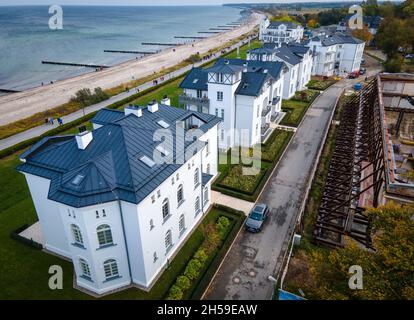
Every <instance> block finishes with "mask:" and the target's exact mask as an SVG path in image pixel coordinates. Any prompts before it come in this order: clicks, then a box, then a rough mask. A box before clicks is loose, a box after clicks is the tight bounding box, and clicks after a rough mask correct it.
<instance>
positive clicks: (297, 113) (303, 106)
mask: <svg viewBox="0 0 414 320" xmlns="http://www.w3.org/2000/svg"><path fill="white" fill-rule="evenodd" d="M308 107H309V103H308V102H303V101H296V100H283V102H282V110H283V112H286V115H285V117H284V118H283V120H282V121H281V122H280V124H281V125H284V126H291V127H297V126H298V125H299V124H300V122H301V121H302V118H303V116H304V115H305V113H306V110H308Z"/></svg>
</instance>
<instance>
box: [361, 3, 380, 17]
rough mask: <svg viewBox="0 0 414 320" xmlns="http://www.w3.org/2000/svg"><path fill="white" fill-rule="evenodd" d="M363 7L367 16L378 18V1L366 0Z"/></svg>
mask: <svg viewBox="0 0 414 320" xmlns="http://www.w3.org/2000/svg"><path fill="white" fill-rule="evenodd" d="M362 7H363V9H364V14H365V15H366V16H376V15H378V13H379V10H378V2H377V0H366V1H365V3H363V4H362Z"/></svg>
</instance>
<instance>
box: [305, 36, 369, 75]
mask: <svg viewBox="0 0 414 320" xmlns="http://www.w3.org/2000/svg"><path fill="white" fill-rule="evenodd" d="M308 46H309V47H310V48H311V50H312V51H313V53H314V56H313V68H312V74H313V75H321V76H332V75H334V74H336V73H338V74H340V73H344V72H345V73H351V72H356V71H358V70H359V69H360V67H361V61H362V58H363V54H364V48H365V42H363V41H359V40H357V39H355V38H352V37H350V36H341V35H334V36H332V37H329V36H325V37H323V36H320V37H316V38H313V39H311V40H310V42H309V43H308Z"/></svg>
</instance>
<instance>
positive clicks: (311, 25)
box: [308, 19, 318, 28]
mask: <svg viewBox="0 0 414 320" xmlns="http://www.w3.org/2000/svg"><path fill="white" fill-rule="evenodd" d="M317 26H318V22H317V21H316V20H315V19H310V20H309V21H308V27H309V28H316V27H317Z"/></svg>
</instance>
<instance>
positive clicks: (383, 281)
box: [310, 202, 414, 300]
mask: <svg viewBox="0 0 414 320" xmlns="http://www.w3.org/2000/svg"><path fill="white" fill-rule="evenodd" d="M366 213H367V215H368V216H369V218H370V219H371V221H372V235H373V237H372V238H373V245H374V248H375V251H372V250H367V249H365V248H363V247H362V246H361V245H359V244H357V243H356V242H355V241H352V240H350V239H348V240H347V241H346V246H345V247H344V248H341V249H336V250H332V251H330V252H329V253H327V254H323V253H321V252H320V251H315V252H313V254H312V256H311V260H312V264H311V265H312V267H311V268H310V272H311V275H312V278H313V283H314V288H313V294H314V295H315V296H316V297H318V298H322V299H324V298H325V299H373V300H379V299H380V300H381V299H414V277H413V274H414V264H413V261H414V220H413V219H412V218H413V215H414V208H413V207H409V206H405V207H402V206H400V205H397V204H394V203H391V202H390V203H388V204H387V205H385V206H383V207H380V208H376V209H369V210H368V211H367V212H366ZM354 265H358V266H361V267H362V270H363V289H362V290H351V289H349V287H348V280H349V278H350V273H349V268H350V267H351V266H354Z"/></svg>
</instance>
